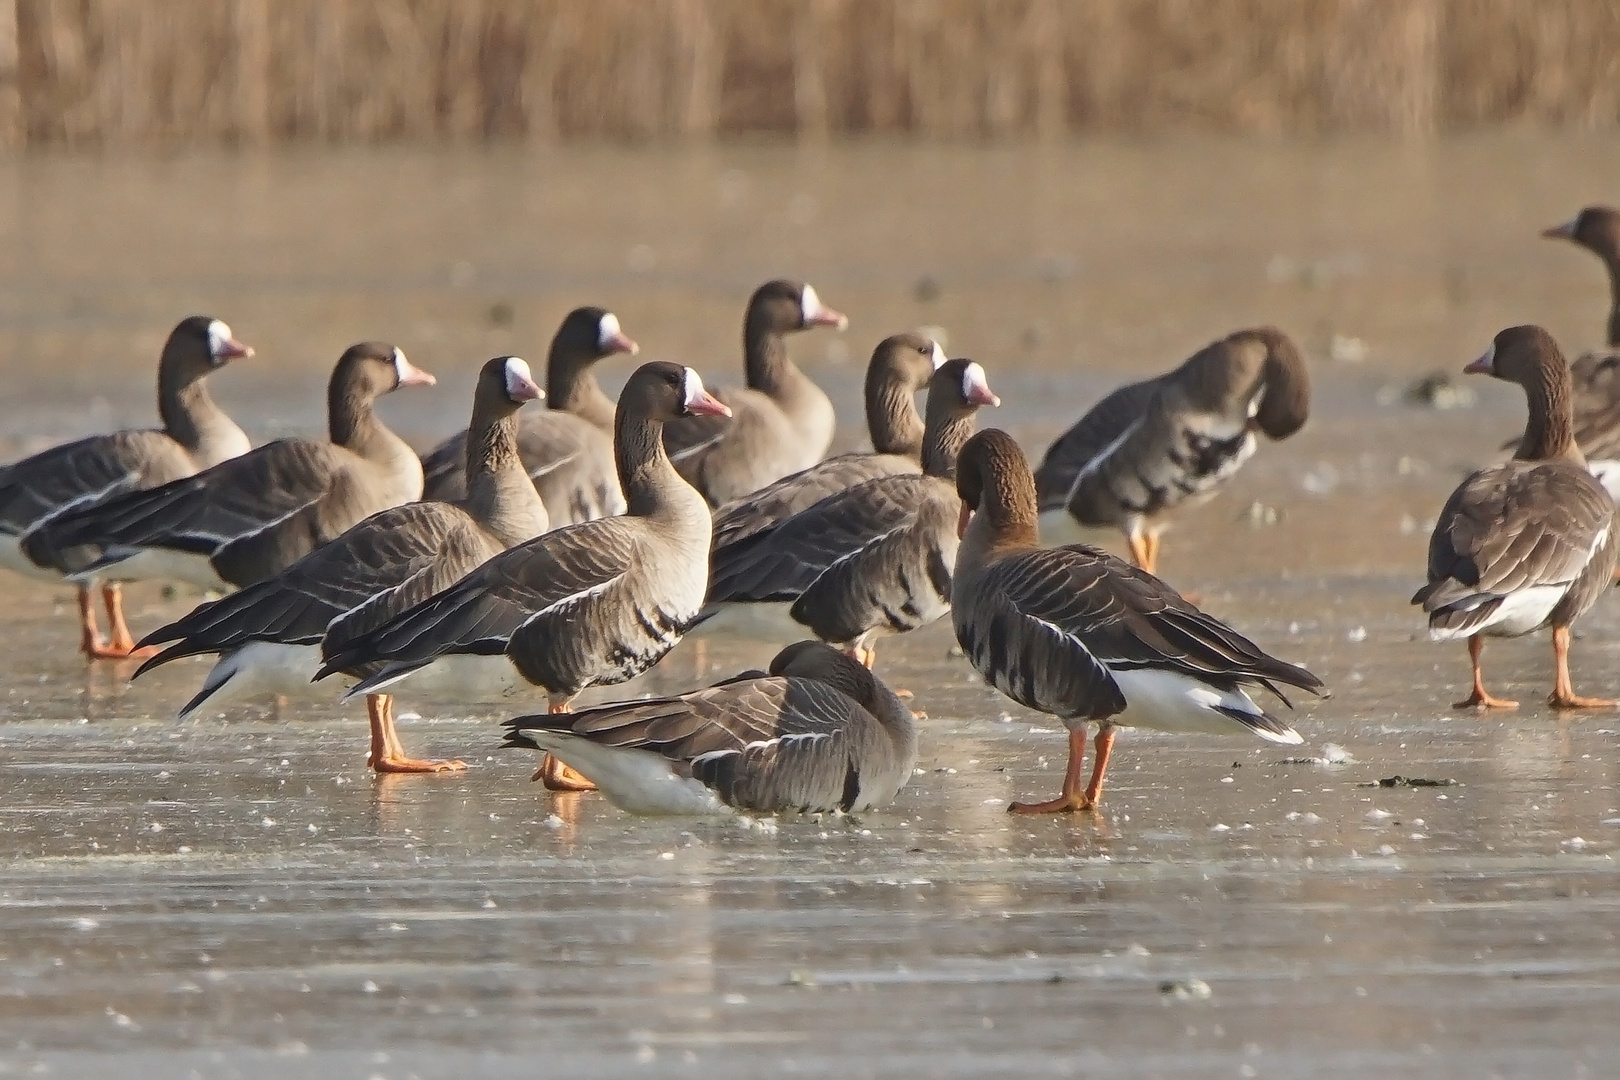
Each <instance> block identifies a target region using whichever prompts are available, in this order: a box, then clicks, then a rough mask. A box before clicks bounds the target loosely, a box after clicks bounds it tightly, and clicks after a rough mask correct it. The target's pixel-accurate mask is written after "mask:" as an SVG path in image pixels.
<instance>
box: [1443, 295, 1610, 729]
mask: <svg viewBox="0 0 1620 1080" xmlns="http://www.w3.org/2000/svg"><path fill="white" fill-rule="evenodd" d="M1463 370H1464V371H1467V372H1471V373H1475V374H1483V375H1493V376H1495V377H1496V378H1498V379H1506V380H1508V381H1509V382H1516V383H1518V384H1519V385H1520V386H1522V387H1523V388H1524V394H1525V398H1526V399H1527V401H1528V403H1529V419H1528V421H1527V422H1526V424H1525V429H1524V438H1523V440H1522V441H1521V442H1520V444H1519V450H1518V453H1516V454H1515V455H1514V456H1513V459H1512V460H1511V461H1506V462H1503V463H1502V464H1500V465H1492V466H1490V467H1488V468H1484V469H1481V470H1479V471H1478V472H1476V473H1474V474H1473V475H1472V476H1470V477H1469V478H1468V479H1466V480H1464V481H1463V482H1462V485H1461V486H1460V487H1458V488H1457V490H1456V491H1455V492H1453V493H1452V495H1451V498H1450V499H1449V500H1447V502H1446V505H1445V509H1443V510H1441V511H1440V519H1439V520H1438V521H1437V522H1436V523H1435V526H1434V535H1433V536H1431V537H1430V538H1429V583H1428V584H1427V585H1425V586H1424V587H1423V588H1421V589H1419V590H1418V591H1417V594H1416V595H1415V596H1413V597H1412V603H1414V604H1421V605H1422V606H1423V610H1424V611H1425V612H1426V613H1427V614H1428V616H1429V637H1430V638H1431V639H1433V640H1435V641H1451V640H1454V639H1456V638H1460V637H1466V638H1467V639H1468V655H1469V658H1470V659H1471V660H1472V661H1473V668H1474V686H1473V692H1472V693H1471V694H1470V695H1469V696H1468V698H1467V699H1466V700H1464V701H1459V702H1458V703H1457V708H1459V709H1466V708H1513V707H1514V706H1515V705H1516V704H1517V702H1513V701H1504V700H1502V699H1501V698H1497V697H1493V696H1492V695H1491V694H1490V693H1489V692H1487V691H1486V689H1485V683H1484V677H1483V675H1482V674H1481V672H1480V651H1481V649H1482V648H1483V645H1484V642H1483V640H1482V638H1484V637H1487V636H1488V637H1517V636H1519V635H1521V634H1528V633H1530V632H1531V631H1532V630H1539V629H1541V628H1542V627H1544V626H1550V627H1551V628H1552V639H1553V660H1554V665H1555V669H1556V674H1555V678H1554V683H1553V692H1552V696H1551V697H1550V698H1549V699H1548V704H1550V705H1552V706H1553V707H1554V708H1559V709H1589V708H1603V707H1607V706H1610V705H1613V704H1614V703H1613V702H1612V701H1606V700H1603V699H1600V698H1583V697H1579V696H1577V695H1576V693H1575V691H1574V689H1573V687H1572V686H1571V685H1570V680H1569V627H1570V624H1571V623H1572V622H1574V621H1575V620H1576V619H1577V618H1579V617H1580V615H1581V614H1582V613H1583V612H1585V611H1586V609H1587V608H1589V607H1591V606H1592V604H1593V603H1594V602H1596V600H1597V598H1598V596H1599V595H1601V594H1602V592H1603V590H1604V589H1605V588H1606V587H1607V586H1608V584H1609V582H1610V581H1611V580H1612V579H1613V577H1614V570H1615V562H1616V558H1617V556H1620V547H1617V546H1616V544H1615V538H1614V514H1615V510H1614V500H1613V499H1611V498H1610V497H1609V494H1608V492H1607V491H1605V490H1604V488H1603V485H1602V484H1600V483H1599V482H1598V481H1597V479H1596V478H1594V477H1593V476H1592V475H1591V473H1589V472H1587V470H1586V460H1585V458H1584V457H1582V455H1581V451H1580V448H1579V447H1577V446H1576V445H1575V439H1574V436H1573V434H1572V432H1571V424H1570V400H1569V398H1570V384H1569V366H1568V365H1567V364H1566V363H1565V362H1564V357H1563V354H1562V353H1560V352H1559V351H1558V344H1557V343H1556V342H1555V341H1553V339H1552V335H1551V334H1549V333H1547V331H1545V330H1543V329H1542V328H1541V327H1539V326H1513V327H1509V328H1508V329H1506V330H1503V331H1502V332H1501V333H1500V334H1497V335H1496V338H1495V340H1493V341H1492V342H1491V347H1490V348H1489V349H1487V350H1486V351H1485V353H1484V355H1482V356H1481V357H1480V358H1479V359H1477V360H1475V361H1474V362H1473V363H1471V364H1469V365H1468V366H1467V367H1466V368H1464V369H1463Z"/></svg>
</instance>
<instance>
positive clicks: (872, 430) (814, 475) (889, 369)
mask: <svg viewBox="0 0 1620 1080" xmlns="http://www.w3.org/2000/svg"><path fill="white" fill-rule="evenodd" d="M945 359H946V357H945V350H943V349H941V348H940V347H939V344H938V343H937V342H936V341H934V340H933V339H932V338H929V337H924V336H923V335H921V334H895V335H894V336H892V337H887V338H884V339H883V340H882V341H881V342H879V343H878V347H877V348H876V349H874V350H872V360H871V363H870V364H868V365H867V369H866V427H867V431H868V433H869V434H870V435H871V436H872V450H871V452H870V453H865V452H856V453H849V454H840V455H838V456H837V457H832V458H828V459H827V460H826V461H821V462H817V463H816V464H814V465H812V466H810V467H809V468H808V469H801V470H800V471H799V472H796V473H793V474H792V475H790V476H784V477H783V478H782V479H780V480H778V481H776V482H775V483H773V484H768V485H766V486H765V487H763V488H760V489H759V490H758V491H756V492H754V493H753V494H751V495H744V496H743V497H742V498H740V499H734V500H732V501H731V502H729V503H726V504H725V505H724V506H722V507H720V508H719V509H717V510H716V511H715V512H714V549H715V550H716V551H720V550H723V549H724V548H726V547H727V546H728V545H731V544H735V543H739V542H741V541H743V540H746V539H747V538H748V537H750V536H752V535H754V534H755V533H757V532H760V531H761V530H763V529H766V528H770V527H772V526H774V525H777V524H779V523H781V522H782V521H785V520H786V519H788V518H790V517H792V516H793V515H794V514H797V513H799V512H800V511H802V510H808V509H809V508H810V507H812V506H814V505H815V504H816V503H818V502H820V501H821V500H822V499H824V498H826V497H827V496H828V495H831V494H833V493H835V492H839V491H843V490H845V489H846V488H852V487H854V486H855V485H857V484H863V483H865V482H866V481H868V480H876V479H877V478H878V477H880V476H898V475H901V474H903V473H912V474H914V473H917V472H920V471H921V470H922V446H923V420H922V417H921V416H919V415H918V414H917V402H916V400H915V399H916V394H917V392H918V391H919V390H923V389H925V388H926V387H927V386H928V380H929V379H930V378H931V377H932V376H933V374H934V372H935V371H938V370H939V368H940V367H941V366H942V365H943V364H944V363H945Z"/></svg>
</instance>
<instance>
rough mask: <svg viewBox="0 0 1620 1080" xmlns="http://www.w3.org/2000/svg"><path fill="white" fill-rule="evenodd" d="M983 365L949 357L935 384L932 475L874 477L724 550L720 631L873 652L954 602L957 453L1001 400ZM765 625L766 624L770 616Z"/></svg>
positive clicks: (717, 581) (928, 439) (714, 599)
mask: <svg viewBox="0 0 1620 1080" xmlns="http://www.w3.org/2000/svg"><path fill="white" fill-rule="evenodd" d="M999 403H1000V402H999V399H998V398H997V397H996V396H995V394H994V393H992V392H991V390H990V386H989V383H988V382H987V380H986V378H985V373H984V369H983V368H982V367H981V366H979V365H978V364H976V363H974V362H973V361H971V360H966V359H956V360H950V361H947V362H946V363H945V364H944V365H942V366H941V367H940V368H939V370H938V371H936V372H934V375H933V377H932V378H931V379H930V380H929V384H928V403H927V420H926V423H925V434H924V437H923V451H922V465H923V472H922V475H920V476H918V475H905V474H901V475H893V476H883V477H879V478H878V479H875V480H868V481H866V482H865V483H863V484H860V485H857V486H856V487H852V488H848V489H845V490H843V491H839V492H837V493H835V494H832V495H829V496H827V497H826V498H824V499H822V500H821V501H819V502H817V503H815V504H814V505H812V506H811V507H809V508H808V509H806V510H804V511H802V512H800V513H798V514H795V515H794V516H792V517H790V518H788V519H786V520H785V521H782V522H779V523H777V524H775V525H773V526H771V527H769V528H763V529H760V530H758V531H756V532H755V533H754V534H753V535H752V536H750V537H749V538H748V539H746V540H743V541H741V542H737V543H733V544H730V545H728V546H727V547H726V548H725V549H723V550H717V551H716V552H715V553H714V555H713V557H712V566H711V570H710V575H709V599H708V607H707V608H706V611H707V612H708V614H709V615H710V616H711V617H712V618H713V619H714V620H716V621H717V622H718V624H719V626H720V627H721V628H725V627H726V626H728V625H729V626H731V627H732V628H733V629H743V630H746V629H749V628H753V629H757V630H763V629H765V628H766V627H767V626H769V625H770V624H771V621H770V620H769V619H768V618H764V616H767V614H768V613H771V612H772V611H773V610H774V609H775V608H779V607H783V606H788V611H787V612H786V614H787V615H788V616H789V617H790V619H791V620H792V621H791V623H789V622H788V621H787V620H782V619H777V620H775V621H776V622H777V623H779V624H780V625H779V630H780V632H782V633H784V634H790V635H792V636H795V637H797V636H800V635H801V634H802V633H803V630H804V629H808V630H809V631H810V632H811V633H813V634H815V635H816V636H817V637H819V638H821V639H822V640H823V641H827V642H831V643H833V644H836V645H840V646H842V647H844V648H847V649H849V650H851V651H852V652H853V653H855V654H856V655H858V656H860V657H861V658H862V659H863V660H864V661H865V662H866V663H868V664H870V663H871V662H872V661H873V642H874V640H875V639H876V637H877V636H878V635H880V634H891V633H892V634H898V633H904V632H906V631H908V630H915V629H917V628H918V627H920V626H924V625H926V624H928V623H930V622H933V621H934V620H935V619H937V618H939V617H941V616H942V615H944V614H945V612H947V611H948V610H950V591H951V573H950V568H951V563H952V562H953V561H954V560H955V558H956V517H957V511H958V509H959V507H960V503H959V501H958V499H957V497H956V488H955V477H956V455H957V453H958V451H959V450H960V449H961V447H962V444H963V443H965V442H967V440H968V437H969V436H970V435H972V434H973V427H974V424H975V422H976V416H977V413H978V410H979V408H980V407H981V406H983V405H996V404H999ZM761 623H764V624H765V625H763V626H762V625H760V624H761Z"/></svg>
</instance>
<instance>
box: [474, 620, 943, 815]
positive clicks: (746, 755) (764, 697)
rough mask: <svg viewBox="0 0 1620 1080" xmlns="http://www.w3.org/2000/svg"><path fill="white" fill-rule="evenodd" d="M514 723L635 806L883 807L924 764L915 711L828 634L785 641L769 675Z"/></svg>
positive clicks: (512, 740)
mask: <svg viewBox="0 0 1620 1080" xmlns="http://www.w3.org/2000/svg"><path fill="white" fill-rule="evenodd" d="M506 727H507V735H506V742H505V744H504V745H506V746H509V747H528V748H531V749H535V750H544V751H548V752H550V753H551V754H553V755H555V756H556V757H558V758H561V759H562V760H563V761H565V762H566V763H567V764H568V765H569V766H571V767H572V768H573V769H575V770H577V771H578V772H579V773H580V774H581V775H583V776H585V777H586V778H587V779H589V780H590V781H591V782H592V783H594V784H596V786H597V787H598V788H600V789H601V791H602V794H604V795H606V796H607V797H608V799H609V800H610V801H611V802H612V803H613V804H614V805H615V806H617V807H619V808H620V809H621V810H627V811H629V812H630V813H633V814H728V813H737V812H743V813H755V814H776V813H787V812H793V811H799V812H805V813H815V812H828V811H834V810H842V811H845V812H856V811H861V810H873V809H877V808H879V807H882V806H885V805H887V804H888V803H890V802H892V801H893V800H894V797H895V796H896V795H897V794H898V793H899V791H900V789H901V788H902V787H904V786H905V784H906V781H907V780H909V779H910V778H911V771H912V768H913V767H914V766H915V765H916V763H917V729H916V725H915V724H914V723H913V721H912V715H911V710H910V709H908V708H906V706H905V705H904V704H902V703H901V701H900V699H899V698H898V697H896V696H895V694H894V691H892V690H890V689H889V688H888V687H887V686H885V685H884V684H883V681H882V680H881V679H879V678H877V677H876V676H875V675H873V674H872V673H871V672H870V671H868V670H867V669H866V668H865V667H863V666H862V665H860V664H859V663H857V662H856V661H854V660H852V659H850V658H849V657H848V656H845V655H844V654H842V653H840V652H838V651H837V650H836V649H833V648H830V647H829V646H827V645H824V644H822V643H821V642H818V641H801V642H798V643H796V644H793V645H789V646H788V647H787V648H785V649H783V650H782V651H781V652H780V653H778V654H777V655H776V658H775V659H774V660H772V661H771V669H770V673H769V674H766V673H765V672H760V671H750V672H744V673H743V674H741V675H738V676H737V677H736V678H733V679H728V680H727V681H725V682H722V683H718V684H716V685H714V686H711V687H709V688H708V689H706V690H694V691H693V692H691V693H689V694H681V695H678V696H676V697H667V698H650V699H643V700H640V701H626V702H621V703H619V704H615V705H603V706H599V707H596V708H592V709H587V710H585V711H583V712H579V713H573V714H570V715H555V714H546V715H540V716H520V717H518V718H517V719H515V720H509V721H507V723H506Z"/></svg>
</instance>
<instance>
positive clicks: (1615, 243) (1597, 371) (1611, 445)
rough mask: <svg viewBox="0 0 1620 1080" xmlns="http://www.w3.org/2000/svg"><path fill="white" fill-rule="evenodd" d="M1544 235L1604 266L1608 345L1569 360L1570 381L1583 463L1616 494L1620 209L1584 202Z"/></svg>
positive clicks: (1619, 484) (1619, 476) (1619, 466)
mask: <svg viewBox="0 0 1620 1080" xmlns="http://www.w3.org/2000/svg"><path fill="white" fill-rule="evenodd" d="M1542 235H1543V236H1545V237H1547V238H1549V239H1555V240H1568V241H1570V242H1572V243H1574V244H1576V245H1577V246H1579V247H1583V248H1585V249H1586V250H1587V251H1590V252H1591V253H1592V254H1594V255H1596V256H1597V257H1598V258H1599V259H1600V260H1602V262H1603V266H1604V269H1605V270H1607V271H1608V275H1609V295H1610V301H1609V323H1608V331H1607V335H1606V338H1605V343H1606V345H1607V348H1605V349H1601V350H1597V351H1594V352H1588V353H1583V354H1582V355H1581V356H1580V357H1578V358H1577V359H1576V360H1575V362H1574V363H1572V364H1571V365H1570V383H1571V390H1572V393H1571V409H1572V413H1573V417H1574V425H1575V442H1576V445H1578V446H1579V447H1580V448H1581V453H1583V454H1585V455H1586V464H1587V468H1588V469H1590V470H1591V471H1592V474H1593V475H1594V476H1596V477H1597V478H1598V479H1599V480H1601V481H1602V482H1603V486H1604V487H1605V488H1607V489H1608V491H1609V494H1610V496H1614V495H1616V494H1620V211H1617V210H1614V209H1612V208H1610V207H1607V206H1588V207H1586V208H1585V209H1584V210H1582V211H1581V212H1580V213H1578V214H1576V215H1575V217H1573V218H1571V219H1570V220H1569V221H1567V222H1565V223H1564V224H1562V225H1559V226H1556V227H1554V228H1551V229H1547V230H1546V231H1544V232H1543V233H1542ZM1508 445H1510V446H1511V445H1513V444H1512V443H1509V444H1508Z"/></svg>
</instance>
